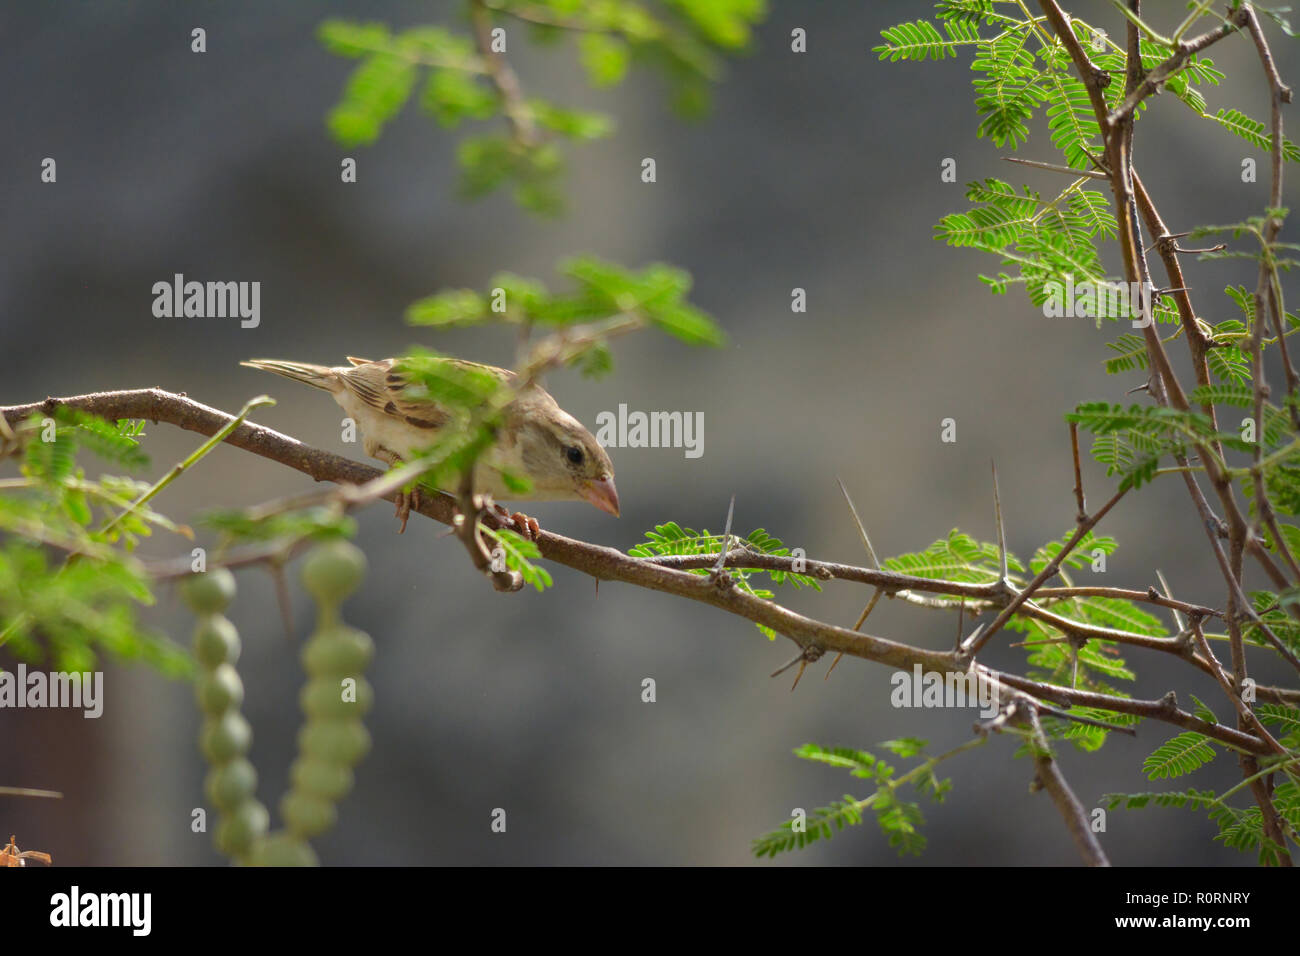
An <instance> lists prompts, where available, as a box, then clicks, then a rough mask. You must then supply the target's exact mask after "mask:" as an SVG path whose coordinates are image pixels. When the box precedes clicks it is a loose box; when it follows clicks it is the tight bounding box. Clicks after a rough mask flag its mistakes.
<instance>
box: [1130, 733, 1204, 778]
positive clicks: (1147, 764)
mask: <svg viewBox="0 0 1300 956" xmlns="http://www.w3.org/2000/svg"><path fill="white" fill-rule="evenodd" d="M1213 759H1214V748H1213V747H1211V746H1210V744H1209V738H1207V737H1206V736H1205V735H1204V734H1198V733H1196V732H1195V731H1191V730H1189V731H1187V732H1186V733H1181V734H1179V735H1178V736H1177V737H1173V738H1171V739H1169V740H1167V741H1165V742H1164V743H1163V744H1161V745H1160V746H1159V747H1157V748H1156V749H1155V751H1154V752H1153V753H1152V754H1151V756H1149V757H1147V759H1146V760H1145V761H1144V762H1143V764H1142V770H1143V772H1144V773H1145V774H1146V775H1147V779H1148V780H1160V779H1163V778H1166V777H1181V776H1183V775H1184V774H1188V773H1191V772H1192V771H1193V770H1196V769H1197V768H1199V767H1202V766H1204V765H1205V764H1207V763H1209V762H1210V761H1211V760H1213Z"/></svg>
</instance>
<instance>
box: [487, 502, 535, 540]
mask: <svg viewBox="0 0 1300 956" xmlns="http://www.w3.org/2000/svg"><path fill="white" fill-rule="evenodd" d="M492 510H493V511H495V512H496V515H497V517H498V518H500V519H501V523H502V524H504V525H506V526H507V527H510V526H511V525H513V526H514V529H515V530H516V531H518V532H519V533H520V534H521V535H523V536H524V537H525V538H527V539H529V540H530V541H536V540H537V536H538V535H539V534H541V533H542V526H541V525H539V524H538V523H537V519H536V518H531V517H529V516H528V515H526V514H524V513H523V512H522V511H516V512H515V513H514V514H511V513H510V511H509V510H508V509H506V508H505V507H503V506H502V505H500V504H498V503H497V502H495V501H494V502H493V503H492Z"/></svg>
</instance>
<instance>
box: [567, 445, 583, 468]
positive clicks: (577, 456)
mask: <svg viewBox="0 0 1300 956" xmlns="http://www.w3.org/2000/svg"><path fill="white" fill-rule="evenodd" d="M564 457H565V458H567V459H569V461H570V462H572V463H573V464H575V465H581V464H582V449H581V448H579V447H578V446H577V445H567V446H565V449H564Z"/></svg>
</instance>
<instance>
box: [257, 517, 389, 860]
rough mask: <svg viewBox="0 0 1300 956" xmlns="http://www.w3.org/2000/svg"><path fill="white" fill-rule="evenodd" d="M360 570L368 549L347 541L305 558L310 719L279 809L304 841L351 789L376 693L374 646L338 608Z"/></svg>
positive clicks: (324, 825) (327, 824)
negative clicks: (314, 614) (370, 678)
mask: <svg viewBox="0 0 1300 956" xmlns="http://www.w3.org/2000/svg"><path fill="white" fill-rule="evenodd" d="M365 570H366V558H365V555H364V554H363V553H362V552H361V550H360V549H359V548H357V547H355V546H354V545H352V544H349V543H348V542H346V541H333V542H329V543H327V544H322V545H320V546H319V547H317V548H315V549H314V550H313V551H312V552H311V554H310V555H308V557H307V560H306V562H304V564H303V569H302V577H303V584H304V585H305V586H306V588H307V590H308V591H310V592H311V594H312V596H313V597H314V598H315V599H316V604H317V606H318V609H319V613H318V620H317V624H316V633H314V634H313V635H312V636H311V639H310V640H309V641H308V642H307V644H306V645H305V646H304V647H303V649H302V666H303V669H304V670H305V671H306V672H307V683H306V684H305V685H304V686H303V689H302V694H301V695H300V697H299V701H300V703H301V705H302V710H303V714H304V715H305V716H306V718H307V719H306V722H305V723H304V725H303V727H302V730H301V731H300V732H299V734H298V758H297V760H295V761H294V764H293V767H292V768H291V770H290V780H291V783H292V785H291V787H290V790H289V792H288V793H287V794H285V796H284V799H283V800H282V801H281V802H280V812H281V813H282V814H283V815H284V820H285V824H286V826H287V829H288V833H289V835H290V836H291V837H296V838H297V839H299V840H302V841H303V843H304V845H305V842H306V838H308V837H312V836H315V835H317V834H319V833H324V832H325V831H326V830H328V829H330V828H331V827H332V826H333V825H334V821H335V819H336V811H335V805H336V804H337V803H338V801H339V800H341V799H343V797H344V796H346V795H347V793H348V792H349V791H350V790H351V789H352V780H353V778H352V768H353V766H355V765H356V764H357V762H358V761H360V760H361V758H362V757H363V756H365V754H366V751H368V750H369V749H370V735H369V734H368V733H367V732H366V728H365V725H364V724H363V723H362V722H361V719H362V717H364V716H365V714H366V712H367V711H368V710H369V709H370V705H371V703H372V701H373V699H374V692H373V690H371V687H370V684H369V683H367V682H366V679H365V678H364V677H363V676H362V672H363V671H364V670H365V669H366V666H367V665H368V664H369V663H370V659H371V657H372V656H373V655H374V645H373V643H372V642H371V640H370V637H369V636H368V635H367V634H366V633H365V632H364V631H359V630H357V629H356V628H352V627H348V626H347V625H346V624H344V623H343V622H342V620H341V619H340V613H339V608H340V605H341V604H342V603H343V599H344V598H345V597H347V596H348V595H349V594H350V593H352V591H354V590H355V589H356V588H357V586H358V585H359V584H360V583H361V578H362V576H363V575H364V574H365ZM309 849H310V848H309ZM279 852H280V854H281V855H284V856H289V855H291V854H289V853H288V851H287V850H284V849H281V850H280V851H279Z"/></svg>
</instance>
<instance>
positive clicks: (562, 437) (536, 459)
mask: <svg viewBox="0 0 1300 956" xmlns="http://www.w3.org/2000/svg"><path fill="white" fill-rule="evenodd" d="M512 405H513V406H514V407H513V408H512V409H511V410H510V413H509V414H508V415H507V419H506V431H507V433H508V435H507V437H506V443H507V444H513V446H514V447H513V451H514V455H513V456H512V457H517V460H518V463H519V465H520V467H521V468H522V470H523V473H524V475H525V476H526V477H527V478H528V480H529V481H531V482H532V483H533V490H532V492H531V494H529V495H528V497H529V498H531V499H534V500H537V501H545V500H581V501H587V502H590V503H591V504H592V505H594V506H595V507H597V508H599V509H600V510H601V511H605V512H608V513H609V514H612V515H614V516H615V517H618V513H619V505H618V490H617V489H616V488H615V487H614V463H613V462H612V461H610V460H609V455H608V454H607V453H606V451H605V449H604V448H602V447H600V442H598V441H596V436H595V435H593V434H592V433H591V432H589V431H588V430H587V429H586V427H585V426H584V425H583V424H582V422H580V421H578V420H577V419H576V418H574V417H573V416H572V415H570V414H569V413H568V412H566V411H564V410H563V409H562V408H560V407H559V405H557V404H556V403H555V400H554V399H553V398H551V396H550V395H548V394H546V392H544V391H542V390H541V389H540V388H536V389H530V390H529V391H528V392H526V393H525V394H523V395H521V396H520V397H519V398H517V399H516V400H515V401H514V402H513V403H512Z"/></svg>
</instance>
